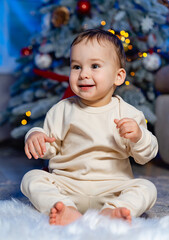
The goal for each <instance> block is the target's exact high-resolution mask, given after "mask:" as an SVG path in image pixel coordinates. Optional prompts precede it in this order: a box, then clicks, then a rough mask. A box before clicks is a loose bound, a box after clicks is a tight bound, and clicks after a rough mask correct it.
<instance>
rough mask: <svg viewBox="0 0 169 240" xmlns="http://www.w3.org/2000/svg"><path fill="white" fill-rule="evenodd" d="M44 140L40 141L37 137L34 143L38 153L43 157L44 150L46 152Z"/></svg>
mask: <svg viewBox="0 0 169 240" xmlns="http://www.w3.org/2000/svg"><path fill="white" fill-rule="evenodd" d="M43 141H44V140H42V141H39V140H37V139H35V140H34V141H33V145H34V148H35V150H36V153H38V154H39V156H40V157H43V152H44V151H43Z"/></svg>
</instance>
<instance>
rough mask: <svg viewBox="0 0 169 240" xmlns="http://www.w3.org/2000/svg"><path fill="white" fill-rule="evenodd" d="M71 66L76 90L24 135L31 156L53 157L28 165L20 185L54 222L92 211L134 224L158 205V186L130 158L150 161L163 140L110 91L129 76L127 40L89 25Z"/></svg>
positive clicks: (77, 42)
mask: <svg viewBox="0 0 169 240" xmlns="http://www.w3.org/2000/svg"><path fill="white" fill-rule="evenodd" d="M70 64H71V70H70V79H69V81H70V86H71V89H72V90H73V92H74V93H75V95H76V96H74V97H71V98H68V99H64V100H61V101H60V102H59V103H57V104H55V105H54V106H53V107H52V108H51V109H50V110H49V111H48V113H47V115H46V118H45V122H44V127H43V129H42V128H38V127H37V128H36V127H35V128H32V129H31V130H30V131H29V132H28V133H27V135H26V143H25V153H26V155H27V157H28V158H31V157H32V156H33V157H34V158H35V159H38V158H39V157H40V158H46V159H50V160H49V172H45V171H43V170H32V171H29V172H28V173H27V174H25V176H24V177H23V180H22V182H21V190H22V192H23V194H25V195H26V196H27V197H28V198H29V200H30V201H31V203H32V204H33V205H34V206H35V208H36V209H38V210H39V211H40V212H42V213H45V214H48V215H49V222H50V224H55V225H66V224H69V223H71V222H73V221H75V220H77V219H78V218H80V217H81V216H82V214H83V213H85V212H86V211H87V210H88V209H98V210H99V211H100V212H99V213H100V214H102V215H104V216H108V217H110V218H121V219H124V220H126V221H128V222H131V219H132V216H135V217H137V216H140V215H141V214H142V213H143V212H145V211H146V210H148V209H150V208H151V207H152V206H153V205H154V204H155V201H156V197H157V191H156V188H155V186H154V185H153V184H152V183H151V182H150V181H148V180H144V179H134V177H133V174H132V169H131V165H130V161H129V156H132V157H133V158H134V160H135V161H136V162H137V163H139V164H145V163H147V162H148V161H150V160H151V159H152V158H154V157H155V156H156V154H157V151H158V144H157V140H156V138H155V136H154V135H153V134H152V133H151V132H149V131H148V130H147V126H146V121H145V118H144V115H143V113H142V112H140V111H139V110H137V109H136V108H134V107H133V106H131V105H129V104H127V103H126V102H124V101H123V100H122V98H121V97H119V96H116V95H113V94H114V91H115V89H116V87H117V86H120V85H122V84H123V83H124V81H125V77H126V72H125V69H124V67H125V53H124V50H123V46H122V43H121V41H120V40H119V39H118V38H117V37H116V36H115V35H113V34H112V33H110V32H108V31H104V30H100V29H92V30H87V31H84V32H82V33H81V34H80V35H79V36H78V37H77V38H76V39H75V40H74V41H73V43H72V45H71V56H70Z"/></svg>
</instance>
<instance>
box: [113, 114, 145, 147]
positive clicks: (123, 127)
mask: <svg viewBox="0 0 169 240" xmlns="http://www.w3.org/2000/svg"><path fill="white" fill-rule="evenodd" d="M114 122H115V123H116V127H117V128H118V129H119V134H120V136H121V137H124V138H126V139H129V140H130V141H131V142H133V143H137V142H138V141H139V140H140V139H141V137H142V131H141V129H140V127H139V125H138V123H137V122H136V121H135V120H134V119H132V118H122V119H120V120H118V119H115V120H114Z"/></svg>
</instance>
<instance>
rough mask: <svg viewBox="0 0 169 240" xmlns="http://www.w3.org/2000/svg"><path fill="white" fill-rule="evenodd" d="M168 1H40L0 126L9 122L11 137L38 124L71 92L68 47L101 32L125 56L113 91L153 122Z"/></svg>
mask: <svg viewBox="0 0 169 240" xmlns="http://www.w3.org/2000/svg"><path fill="white" fill-rule="evenodd" d="M168 13H169V11H168V1H165V0H164V1H158V0H149V1H147V0H128V1H123V0H106V1H101V0H79V1H73V0H60V1H55V0H43V1H42V3H41V6H40V7H39V9H38V11H37V14H39V15H41V19H42V26H41V32H40V33H39V34H37V35H35V36H32V39H31V41H30V46H26V47H25V48H23V49H21V55H22V56H21V58H20V59H18V60H17V61H18V65H19V66H18V68H17V69H16V72H15V76H16V82H15V84H14V85H13V86H12V87H11V89H10V93H11V98H10V101H9V105H8V108H7V110H6V111H5V112H3V113H1V115H0V124H3V123H4V122H6V121H9V122H10V123H11V125H12V126H13V130H12V132H11V135H12V137H13V138H22V137H23V136H24V134H25V133H26V132H27V131H28V130H29V129H30V128H32V127H34V126H42V124H43V120H44V117H45V115H46V112H47V111H48V110H49V108H50V107H51V106H52V105H53V104H55V103H57V102H58V101H59V100H60V99H61V98H63V97H67V96H70V95H71V94H72V93H71V91H70V89H69V86H68V79H69V78H68V75H69V55H70V44H71V42H72V41H73V39H74V38H75V37H76V36H77V34H78V33H80V32H81V31H83V30H86V29H90V28H102V29H104V30H107V31H110V32H111V33H112V34H116V35H117V36H118V37H119V38H120V39H121V41H122V43H123V46H124V49H125V52H126V57H127V66H126V71H127V78H126V81H125V83H124V85H123V86H121V87H120V88H118V89H117V91H116V93H117V94H119V95H120V96H122V97H123V99H124V100H125V101H127V102H128V103H130V104H132V105H134V106H135V107H137V108H138V109H140V110H142V111H143V112H144V114H145V117H146V119H147V120H148V122H149V123H150V124H151V125H153V124H154V123H155V121H156V116H155V114H154V102H155V98H156V95H157V93H156V91H155V88H154V76H155V73H156V71H157V70H159V69H160V68H161V67H162V66H164V65H166V64H167V62H168V61H169V55H168V50H169V42H168V38H169V25H168Z"/></svg>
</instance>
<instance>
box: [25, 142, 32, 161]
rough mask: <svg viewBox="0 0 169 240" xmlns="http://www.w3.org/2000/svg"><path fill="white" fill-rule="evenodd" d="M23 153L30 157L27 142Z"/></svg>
mask: <svg viewBox="0 0 169 240" xmlns="http://www.w3.org/2000/svg"><path fill="white" fill-rule="evenodd" d="M25 154H26V156H27V157H28V158H29V159H31V158H32V155H31V154H30V152H29V149H28V144H27V143H26V144H25Z"/></svg>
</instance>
